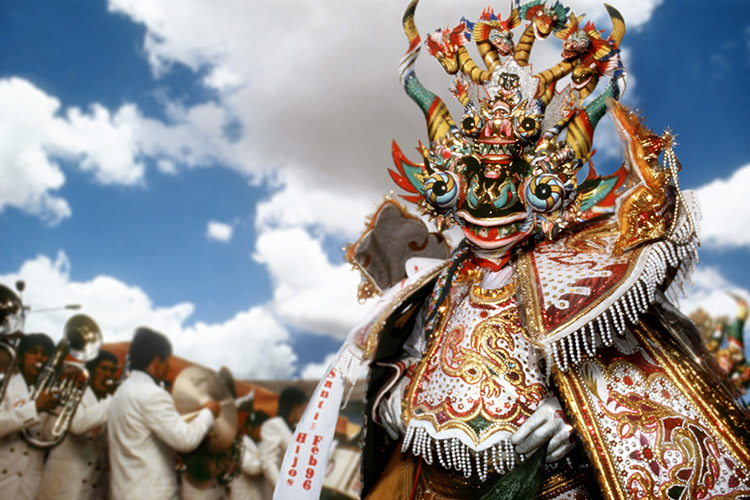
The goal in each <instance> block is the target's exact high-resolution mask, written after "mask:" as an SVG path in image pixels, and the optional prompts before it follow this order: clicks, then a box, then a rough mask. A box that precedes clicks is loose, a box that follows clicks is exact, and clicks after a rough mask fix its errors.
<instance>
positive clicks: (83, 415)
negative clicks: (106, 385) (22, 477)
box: [37, 387, 112, 500]
mask: <svg viewBox="0 0 750 500" xmlns="http://www.w3.org/2000/svg"><path fill="white" fill-rule="evenodd" d="M111 399H112V398H111V397H107V398H105V399H102V400H101V401H99V400H97V399H96V395H95V394H94V391H93V390H91V387H86V391H85V392H84V393H83V398H82V399H81V403H80V404H79V405H78V409H77V410H76V413H75V416H74V417H73V420H72V421H71V423H70V431H69V432H68V435H67V436H66V437H65V439H63V441H62V443H60V444H59V445H57V446H56V447H54V448H52V450H51V451H50V453H49V456H48V457H47V463H45V464H44V476H43V477H42V485H41V486H40V488H39V494H38V495H37V500H102V499H104V498H106V497H107V489H108V479H109V477H108V476H109V458H108V456H107V434H106V427H105V423H106V421H107V408H108V406H109V402H110V401H111Z"/></svg>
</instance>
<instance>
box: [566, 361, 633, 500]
mask: <svg viewBox="0 0 750 500" xmlns="http://www.w3.org/2000/svg"><path fill="white" fill-rule="evenodd" d="M592 362H593V361H592ZM553 376H554V378H555V382H556V384H557V386H558V387H559V388H560V398H561V399H562V400H563V406H564V407H565V408H566V409H567V410H568V412H569V413H572V414H573V416H574V418H573V419H572V425H573V427H574V428H575V430H576V434H577V435H578V437H580V438H581V440H583V442H584V443H585V445H586V449H587V450H588V451H589V453H588V456H589V459H590V460H591V461H592V462H593V464H592V465H593V466H594V469H595V471H596V479H597V482H598V483H599V487H600V488H601V491H602V493H604V494H605V495H606V497H607V498H609V499H611V500H617V499H621V498H627V495H626V492H625V490H624V489H623V485H622V484H620V482H619V480H618V474H617V469H616V468H615V465H614V464H613V462H612V456H611V454H610V451H609V449H608V448H607V447H606V438H605V437H604V436H602V433H601V429H600V428H599V427H600V426H599V422H597V421H596V418H595V416H594V415H596V410H595V409H592V406H591V404H590V402H589V400H588V398H587V397H586V393H585V391H584V390H582V384H581V382H580V380H578V377H579V375H578V371H577V370H576V371H573V370H571V371H568V372H561V371H560V370H558V369H554V372H553ZM582 408H585V409H586V414H585V415H584V412H582V411H581V409H582ZM597 443H600V445H601V446H600V445H597ZM602 447H603V449H602Z"/></svg>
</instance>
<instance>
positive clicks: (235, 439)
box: [172, 366, 242, 485]
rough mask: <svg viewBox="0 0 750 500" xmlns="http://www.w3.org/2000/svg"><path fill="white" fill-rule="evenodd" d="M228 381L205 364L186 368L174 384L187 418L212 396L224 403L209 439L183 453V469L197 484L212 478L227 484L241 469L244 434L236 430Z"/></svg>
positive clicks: (174, 395)
mask: <svg viewBox="0 0 750 500" xmlns="http://www.w3.org/2000/svg"><path fill="white" fill-rule="evenodd" d="M222 375H225V374H222ZM227 385H228V384H227V383H226V379H225V378H224V377H222V376H219V375H218V374H217V373H216V372H214V371H213V370H209V369H208V368H204V367H202V366H190V367H187V368H185V369H184V370H182V371H181V372H180V373H179V375H177V377H176V378H175V380H174V384H172V398H173V399H174V402H175V408H176V409H177V412H178V413H179V414H180V415H182V418H183V419H184V420H186V421H190V420H191V419H193V418H195V416H196V415H197V414H198V412H199V411H200V410H201V407H202V406H203V404H205V403H206V402H208V401H209V400H214V401H218V402H219V403H220V405H221V412H220V414H219V416H218V418H217V419H216V421H215V423H214V428H213V430H212V431H211V432H210V433H209V434H208V436H207V437H206V439H204V440H203V442H202V443H201V444H200V446H198V448H197V449H196V450H194V451H192V452H190V453H184V454H182V455H181V458H182V462H183V464H184V470H185V471H186V472H187V474H189V475H190V476H191V478H192V479H193V480H194V481H195V482H196V483H197V484H198V485H201V484H205V483H207V482H210V481H213V480H216V481H218V482H220V483H222V484H227V483H229V482H230V481H231V480H232V479H234V477H236V475H237V474H238V473H239V471H240V460H241V456H242V455H241V450H242V446H241V443H242V441H241V439H242V437H241V435H240V434H239V433H238V432H237V405H236V404H235V401H234V398H233V397H232V394H231V393H230V391H229V388H228V387H227Z"/></svg>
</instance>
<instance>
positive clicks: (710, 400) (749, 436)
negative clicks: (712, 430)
mask: <svg viewBox="0 0 750 500" xmlns="http://www.w3.org/2000/svg"><path fill="white" fill-rule="evenodd" d="M665 326H666V325H665ZM652 328H653V327H651V326H649V325H646V324H644V323H641V324H639V325H638V326H637V327H636V328H634V329H633V330H634V333H636V334H640V336H642V337H645V338H646V340H647V342H642V346H643V349H644V350H645V351H646V352H648V353H649V355H651V356H652V357H653V358H654V359H656V360H657V363H658V365H659V366H660V367H661V368H662V369H663V370H664V371H665V372H666V373H667V375H668V377H669V378H670V379H671V380H673V381H674V382H675V383H673V384H672V385H674V386H676V387H677V390H679V391H680V392H681V393H682V395H683V397H684V398H685V399H686V400H688V401H691V402H692V403H693V404H694V405H695V408H696V409H697V410H698V411H699V412H700V415H701V417H702V418H703V420H704V421H705V422H708V424H715V423H717V422H719V423H723V425H722V424H719V425H720V426H721V428H722V429H724V432H718V433H716V436H715V437H717V438H718V439H719V440H721V442H722V443H724V446H725V447H726V449H727V451H729V452H730V453H731V454H732V455H733V457H734V459H735V460H737V462H739V463H741V464H743V465H744V467H745V468H746V470H750V449H748V448H747V443H750V424H749V422H750V421H748V419H747V418H745V416H744V415H742V414H741V413H740V411H739V410H736V411H734V412H731V411H720V410H719V408H725V409H736V405H735V404H734V401H733V400H732V397H731V396H730V395H729V394H727V393H726V391H725V390H724V388H723V387H722V386H721V385H718V384H708V383H707V381H706V374H703V373H700V371H699V370H697V369H696V367H695V365H694V363H693V362H692V360H691V359H690V357H689V356H686V355H685V354H684V353H683V352H682V351H681V350H680V349H679V347H678V346H673V348H671V349H670V348H669V347H668V346H666V345H665V343H666V342H668V341H670V340H672V341H674V340H675V339H671V338H669V337H667V338H664V337H665V336H664V335H657V334H656V332H655V331H653V330H652ZM670 333H672V335H675V334H676V332H671V330H670ZM655 347H658V349H657V348H655ZM666 352H669V353H671V356H672V358H671V359H669V358H668V356H667V355H666V354H665V353H666ZM678 357H679V360H676V359H675V358H678ZM727 424H729V425H727ZM726 427H731V429H726ZM730 434H731V435H732V436H733V437H734V438H735V439H729V435H730ZM738 434H739V435H738ZM742 434H745V436H744V437H742V436H741V435H742Z"/></svg>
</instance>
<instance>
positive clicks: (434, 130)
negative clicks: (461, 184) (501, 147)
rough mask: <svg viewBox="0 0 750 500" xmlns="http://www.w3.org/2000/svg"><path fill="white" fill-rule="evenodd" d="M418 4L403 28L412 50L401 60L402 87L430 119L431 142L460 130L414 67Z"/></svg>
mask: <svg viewBox="0 0 750 500" xmlns="http://www.w3.org/2000/svg"><path fill="white" fill-rule="evenodd" d="M418 3H419V0H412V1H411V2H410V3H409V5H408V6H407V7H406V11H405V12H404V17H403V26H404V33H405V34H406V38H407V39H408V40H409V50H407V51H406V54H404V57H403V58H402V59H401V64H400V65H399V75H400V78H401V86H402V87H403V88H404V91H405V92H406V95H408V96H409V97H411V99H412V100H413V101H414V102H416V103H417V106H419V109H421V110H422V113H424V115H425V118H426V119H427V134H428V136H429V138H430V142H432V141H433V140H435V139H437V138H440V137H444V136H445V135H447V134H449V133H450V132H451V131H452V130H454V129H455V130H456V131H457V127H456V124H455V122H454V121H453V118H451V115H450V111H448V107H447V106H446V105H445V103H444V102H443V100H442V99H440V97H438V96H437V95H435V94H434V93H433V92H431V91H429V90H428V89H426V88H425V87H424V86H423V85H422V83H421V82H420V81H419V79H418V78H417V74H416V73H415V71H414V64H415V62H416V60H417V57H418V56H419V51H420V50H421V39H420V37H419V31H418V30H417V25H416V24H415V23H414V11H415V10H416V9H417V4H418Z"/></svg>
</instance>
